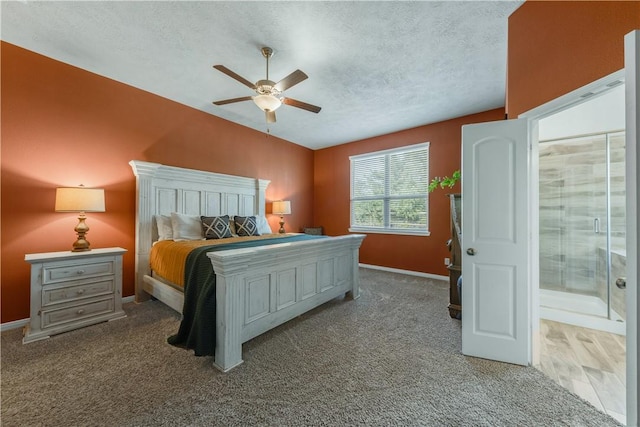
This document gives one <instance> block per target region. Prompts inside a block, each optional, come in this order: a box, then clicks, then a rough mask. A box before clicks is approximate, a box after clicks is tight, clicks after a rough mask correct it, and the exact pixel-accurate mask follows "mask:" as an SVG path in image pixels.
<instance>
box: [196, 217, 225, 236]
mask: <svg viewBox="0 0 640 427" xmlns="http://www.w3.org/2000/svg"><path fill="white" fill-rule="evenodd" d="M200 220H201V221H202V234H204V238H205V239H224V238H227V237H231V230H230V229H229V215H224V216H201V217H200Z"/></svg>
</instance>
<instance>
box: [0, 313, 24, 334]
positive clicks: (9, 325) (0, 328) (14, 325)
mask: <svg viewBox="0 0 640 427" xmlns="http://www.w3.org/2000/svg"><path fill="white" fill-rule="evenodd" d="M28 324H29V318H28V317H27V318H26V319H20V320H14V321H13V322H5V323H3V324H1V325H0V332H4V331H9V330H11V329H18V328H22V327H23V326H25V325H28Z"/></svg>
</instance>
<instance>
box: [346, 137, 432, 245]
mask: <svg viewBox="0 0 640 427" xmlns="http://www.w3.org/2000/svg"><path fill="white" fill-rule="evenodd" d="M420 150H426V152H427V171H426V176H425V177H424V178H425V183H426V184H425V188H424V193H417V194H410V195H401V196H393V195H390V194H389V187H390V185H389V177H390V171H389V157H390V156H391V155H395V154H401V153H409V152H412V151H420ZM430 154H431V153H430V142H423V143H419V144H412V145H406V146H403V147H397V148H391V149H387V150H380V151H374V152H370V153H364V154H357V155H353V156H349V169H350V170H349V232H354V233H375V234H397V235H409V236H430V235H431V232H430V231H429V191H428V184H429V166H430V160H431V159H430ZM376 157H384V162H385V176H384V187H385V190H384V192H385V194H384V195H383V196H361V197H354V181H355V179H354V178H355V177H354V170H355V167H354V165H355V163H356V162H357V161H359V160H360V161H362V160H368V159H372V158H376ZM418 197H420V198H422V197H424V199H425V203H426V221H425V228H420V229H409V228H392V227H390V226H389V223H390V216H391V214H390V202H391V201H394V200H402V199H416V198H418ZM366 200H382V202H383V223H384V225H383V227H372V226H361V225H354V219H355V213H354V208H353V206H354V201H356V202H357V201H366Z"/></svg>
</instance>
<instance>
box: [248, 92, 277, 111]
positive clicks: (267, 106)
mask: <svg viewBox="0 0 640 427" xmlns="http://www.w3.org/2000/svg"><path fill="white" fill-rule="evenodd" d="M253 102H255V104H256V105H257V106H258V108H260V109H261V110H262V111H276V110H277V109H278V108H279V107H280V106H281V105H282V101H281V100H280V99H279V98H277V97H275V96H273V95H256V96H254V97H253Z"/></svg>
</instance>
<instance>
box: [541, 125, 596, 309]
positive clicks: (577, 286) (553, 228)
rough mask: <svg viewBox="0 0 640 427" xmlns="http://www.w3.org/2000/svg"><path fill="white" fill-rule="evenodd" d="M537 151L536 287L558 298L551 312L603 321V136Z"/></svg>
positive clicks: (565, 141) (549, 143)
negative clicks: (589, 316) (561, 311)
mask: <svg viewBox="0 0 640 427" xmlns="http://www.w3.org/2000/svg"><path fill="white" fill-rule="evenodd" d="M539 151H540V288H541V289H547V290H552V291H556V292H560V293H564V294H563V295H559V297H558V299H559V300H561V301H562V302H561V305H562V307H557V308H561V309H563V310H568V311H574V312H579V313H582V314H589V315H595V316H602V317H607V316H608V307H607V301H608V298H609V296H608V284H607V283H608V269H607V265H608V255H607V229H608V216H607V194H608V182H607V175H608V169H609V166H608V154H607V139H606V136H605V135H596V136H587V137H579V138H570V139H563V140H556V141H547V142H540V145H539ZM554 294H555V292H554ZM541 302H542V304H543V305H544V303H545V302H544V300H542V301H541Z"/></svg>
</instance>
